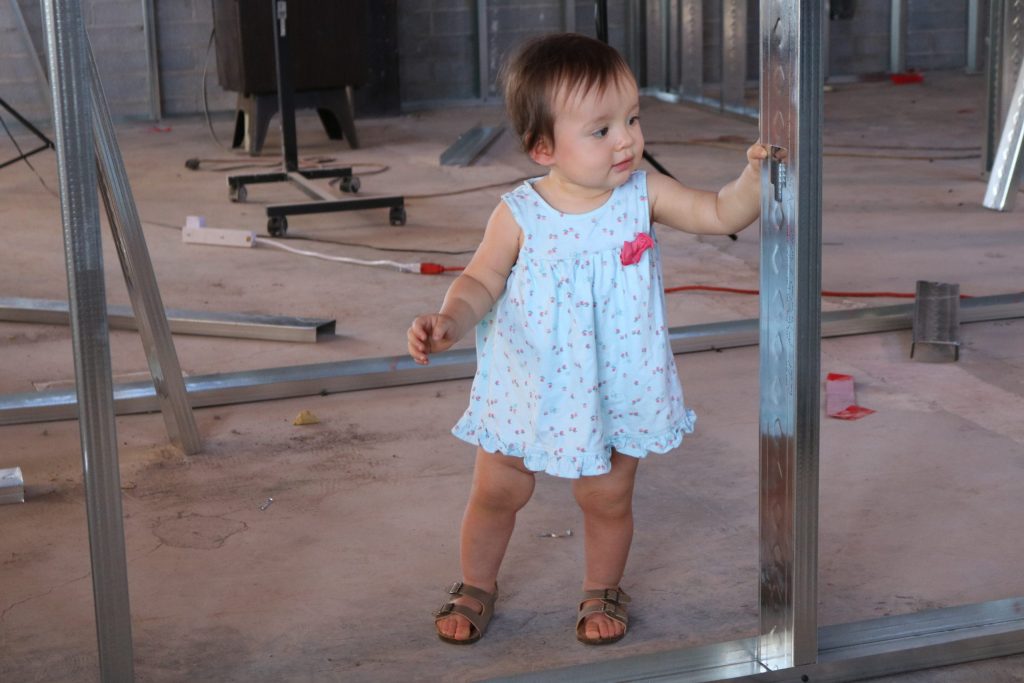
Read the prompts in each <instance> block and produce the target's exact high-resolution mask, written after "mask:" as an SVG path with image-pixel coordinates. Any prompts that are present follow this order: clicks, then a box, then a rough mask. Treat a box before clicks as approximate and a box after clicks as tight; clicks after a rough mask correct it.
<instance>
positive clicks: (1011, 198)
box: [982, 68, 1024, 211]
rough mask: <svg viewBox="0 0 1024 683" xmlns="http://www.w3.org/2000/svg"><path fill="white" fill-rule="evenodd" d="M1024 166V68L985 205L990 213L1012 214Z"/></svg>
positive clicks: (999, 148)
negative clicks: (994, 211) (1009, 212)
mask: <svg viewBox="0 0 1024 683" xmlns="http://www.w3.org/2000/svg"><path fill="white" fill-rule="evenodd" d="M1021 166H1024V68H1022V69H1018V73H1017V84H1016V86H1015V87H1014V89H1013V96H1012V97H1011V98H1010V108H1009V110H1008V111H1007V114H1006V123H1005V125H1004V128H1003V134H1002V136H1001V137H1000V139H999V147H998V148H997V149H996V156H995V160H994V162H993V165H992V171H991V174H990V175H989V179H988V188H987V190H986V192H985V199H984V200H983V201H982V204H983V205H984V206H985V208H987V209H994V210H996V211H1012V210H1013V207H1014V205H1015V204H1016V200H1017V188H1018V187H1019V186H1020V178H1021Z"/></svg>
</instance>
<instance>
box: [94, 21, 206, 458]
mask: <svg viewBox="0 0 1024 683" xmlns="http://www.w3.org/2000/svg"><path fill="white" fill-rule="evenodd" d="M86 57H87V60H88V68H89V75H90V85H91V87H90V92H91V95H92V97H91V102H92V111H93V115H94V116H93V124H94V130H95V140H96V158H97V160H98V162H97V163H98V166H99V181H100V195H101V196H102V197H103V204H104V206H105V207H106V210H107V218H108V220H109V221H110V228H111V231H112V232H113V234H114V244H115V245H116V246H117V253H118V256H119V257H120V261H121V270H122V272H123V273H124V280H125V284H126V285H127V288H128V298H129V299H131V302H132V308H133V309H134V310H135V323H136V325H137V326H138V328H139V335H140V336H141V337H142V346H143V348H144V349H145V352H146V362H147V363H148V365H149V372H150V375H151V376H152V377H153V386H154V387H155V389H156V395H157V396H158V397H159V402H160V412H161V413H162V414H163V417H164V425H165V426H166V428H167V434H168V436H169V437H170V439H171V441H173V442H175V443H176V444H178V445H179V446H180V447H181V449H182V450H183V451H184V452H185V453H187V454H189V455H194V454H195V453H198V452H199V451H200V449H201V448H202V443H201V441H200V439H199V431H198V430H197V429H196V423H195V418H194V417H193V415H192V408H191V406H189V403H188V394H187V393H186V391H185V383H184V382H183V381H182V377H181V365H180V364H179V363H178V354H177V353H176V352H175V350H174V343H173V342H172V341H171V328H170V325H169V324H168V323H167V316H166V314H165V313H164V304H163V301H162V300H161V297H160V290H159V288H158V287H157V283H156V274H155V272H154V271H153V262H152V261H151V260H150V258H149V251H148V250H147V248H146V238H145V237H144V236H143V234H142V222H141V220H140V219H139V214H138V211H137V210H136V208H135V198H134V197H133V196H132V189H131V186H130V185H129V183H128V173H127V172H126V171H125V166H124V160H123V159H122V158H121V151H120V150H119V149H118V146H117V137H116V135H115V133H114V124H113V122H112V120H111V117H110V111H109V110H108V109H107V101H106V98H105V97H104V96H103V86H102V84H101V83H100V77H99V72H98V71H97V69H96V63H95V61H94V60H93V58H92V52H91V50H90V49H89V44H88V41H87V42H86ZM104 315H105V314H104Z"/></svg>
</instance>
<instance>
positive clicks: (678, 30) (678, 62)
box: [665, 0, 683, 92]
mask: <svg viewBox="0 0 1024 683" xmlns="http://www.w3.org/2000/svg"><path fill="white" fill-rule="evenodd" d="M681 4H682V2H681V0H669V1H668V5H667V7H666V14H665V44H666V45H667V46H668V56H669V59H668V89H669V90H670V91H672V92H678V91H679V84H680V82H681V81H682V78H683V75H682V67H683V64H682V60H683V46H682V40H683V30H682V7H681Z"/></svg>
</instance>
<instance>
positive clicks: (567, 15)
mask: <svg viewBox="0 0 1024 683" xmlns="http://www.w3.org/2000/svg"><path fill="white" fill-rule="evenodd" d="M562 30H563V31H565V32H566V33H575V32H576V0H562Z"/></svg>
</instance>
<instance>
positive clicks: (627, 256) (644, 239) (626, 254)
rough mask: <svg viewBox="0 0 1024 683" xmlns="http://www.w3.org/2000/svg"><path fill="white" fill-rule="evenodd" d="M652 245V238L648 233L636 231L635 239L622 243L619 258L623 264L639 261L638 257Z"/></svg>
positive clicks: (628, 264) (627, 264) (629, 264)
mask: <svg viewBox="0 0 1024 683" xmlns="http://www.w3.org/2000/svg"><path fill="white" fill-rule="evenodd" d="M653 246H654V240H652V239H651V236H650V235H648V234H647V233H646V232H640V233H637V235H636V239H634V240H633V241H632V242H623V243H622V253H621V254H620V255H619V259H620V260H621V261H622V265H624V266H631V265H633V264H634V263H640V257H641V256H643V254H644V252H645V251H647V250H648V249H650V248H651V247H653Z"/></svg>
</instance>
